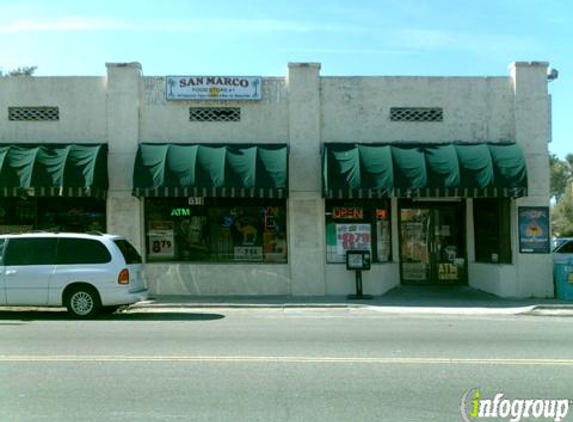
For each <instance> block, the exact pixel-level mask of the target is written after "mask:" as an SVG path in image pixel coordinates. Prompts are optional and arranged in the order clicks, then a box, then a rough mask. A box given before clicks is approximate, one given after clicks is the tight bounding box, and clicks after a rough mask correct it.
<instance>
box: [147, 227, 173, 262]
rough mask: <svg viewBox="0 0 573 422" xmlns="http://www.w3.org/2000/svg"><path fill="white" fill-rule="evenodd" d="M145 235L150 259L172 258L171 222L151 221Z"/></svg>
mask: <svg viewBox="0 0 573 422" xmlns="http://www.w3.org/2000/svg"><path fill="white" fill-rule="evenodd" d="M147 235H148V238H149V258H150V259H153V258H158V259H173V258H174V257H175V239H174V232H173V222H171V221H151V222H150V223H149V230H148V232H147Z"/></svg>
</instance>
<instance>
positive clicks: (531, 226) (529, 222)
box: [518, 207, 551, 253]
mask: <svg viewBox="0 0 573 422" xmlns="http://www.w3.org/2000/svg"><path fill="white" fill-rule="evenodd" d="M518 220H519V252H520V253H549V251H550V240H551V236H550V234H549V207H518Z"/></svg>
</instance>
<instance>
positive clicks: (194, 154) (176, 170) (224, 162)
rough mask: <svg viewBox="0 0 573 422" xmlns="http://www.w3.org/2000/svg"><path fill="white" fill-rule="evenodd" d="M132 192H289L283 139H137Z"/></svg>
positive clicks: (179, 194)
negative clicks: (202, 141) (189, 141)
mask: <svg viewBox="0 0 573 422" xmlns="http://www.w3.org/2000/svg"><path fill="white" fill-rule="evenodd" d="M133 195H134V196H136V197H229V198H233V197H242V198H286V197H287V196H288V148H287V145H286V144H173V143H142V144H140V145H139V148H138V150H137V155H136V158H135V165H134V170H133Z"/></svg>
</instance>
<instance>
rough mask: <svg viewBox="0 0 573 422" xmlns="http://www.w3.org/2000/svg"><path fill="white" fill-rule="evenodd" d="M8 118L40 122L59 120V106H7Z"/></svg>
mask: <svg viewBox="0 0 573 422" xmlns="http://www.w3.org/2000/svg"><path fill="white" fill-rule="evenodd" d="M8 120H11V121H25V122H40V121H55V120H60V108H59V107H8Z"/></svg>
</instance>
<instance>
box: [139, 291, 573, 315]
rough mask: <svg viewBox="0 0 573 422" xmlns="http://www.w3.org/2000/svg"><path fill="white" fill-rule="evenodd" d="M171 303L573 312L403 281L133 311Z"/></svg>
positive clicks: (555, 304) (552, 304)
mask: <svg viewBox="0 0 573 422" xmlns="http://www.w3.org/2000/svg"><path fill="white" fill-rule="evenodd" d="M167 308H191V309H200V308H240V309H248V308H268V309H296V308H307V309H309V308H316V309H321V308H322V309H362V310H371V311H376V312H381V313H400V314H447V315H456V314H457V315H553V316H573V302H567V301H561V300H557V299H503V298H499V297H497V296H494V295H492V294H489V293H485V292H482V291H479V290H476V289H472V288H469V287H452V286H444V287H441V286H420V287H418V286H400V287H396V288H394V289H392V290H390V291H389V292H387V293H386V294H384V295H382V296H374V297H372V298H371V299H349V298H347V297H346V296H318V297H314V296H157V297H154V298H151V299H150V300H148V301H146V302H141V303H138V304H135V305H132V306H131V307H130V309H133V310H141V309H146V310H157V311H159V310H161V309H167Z"/></svg>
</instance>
